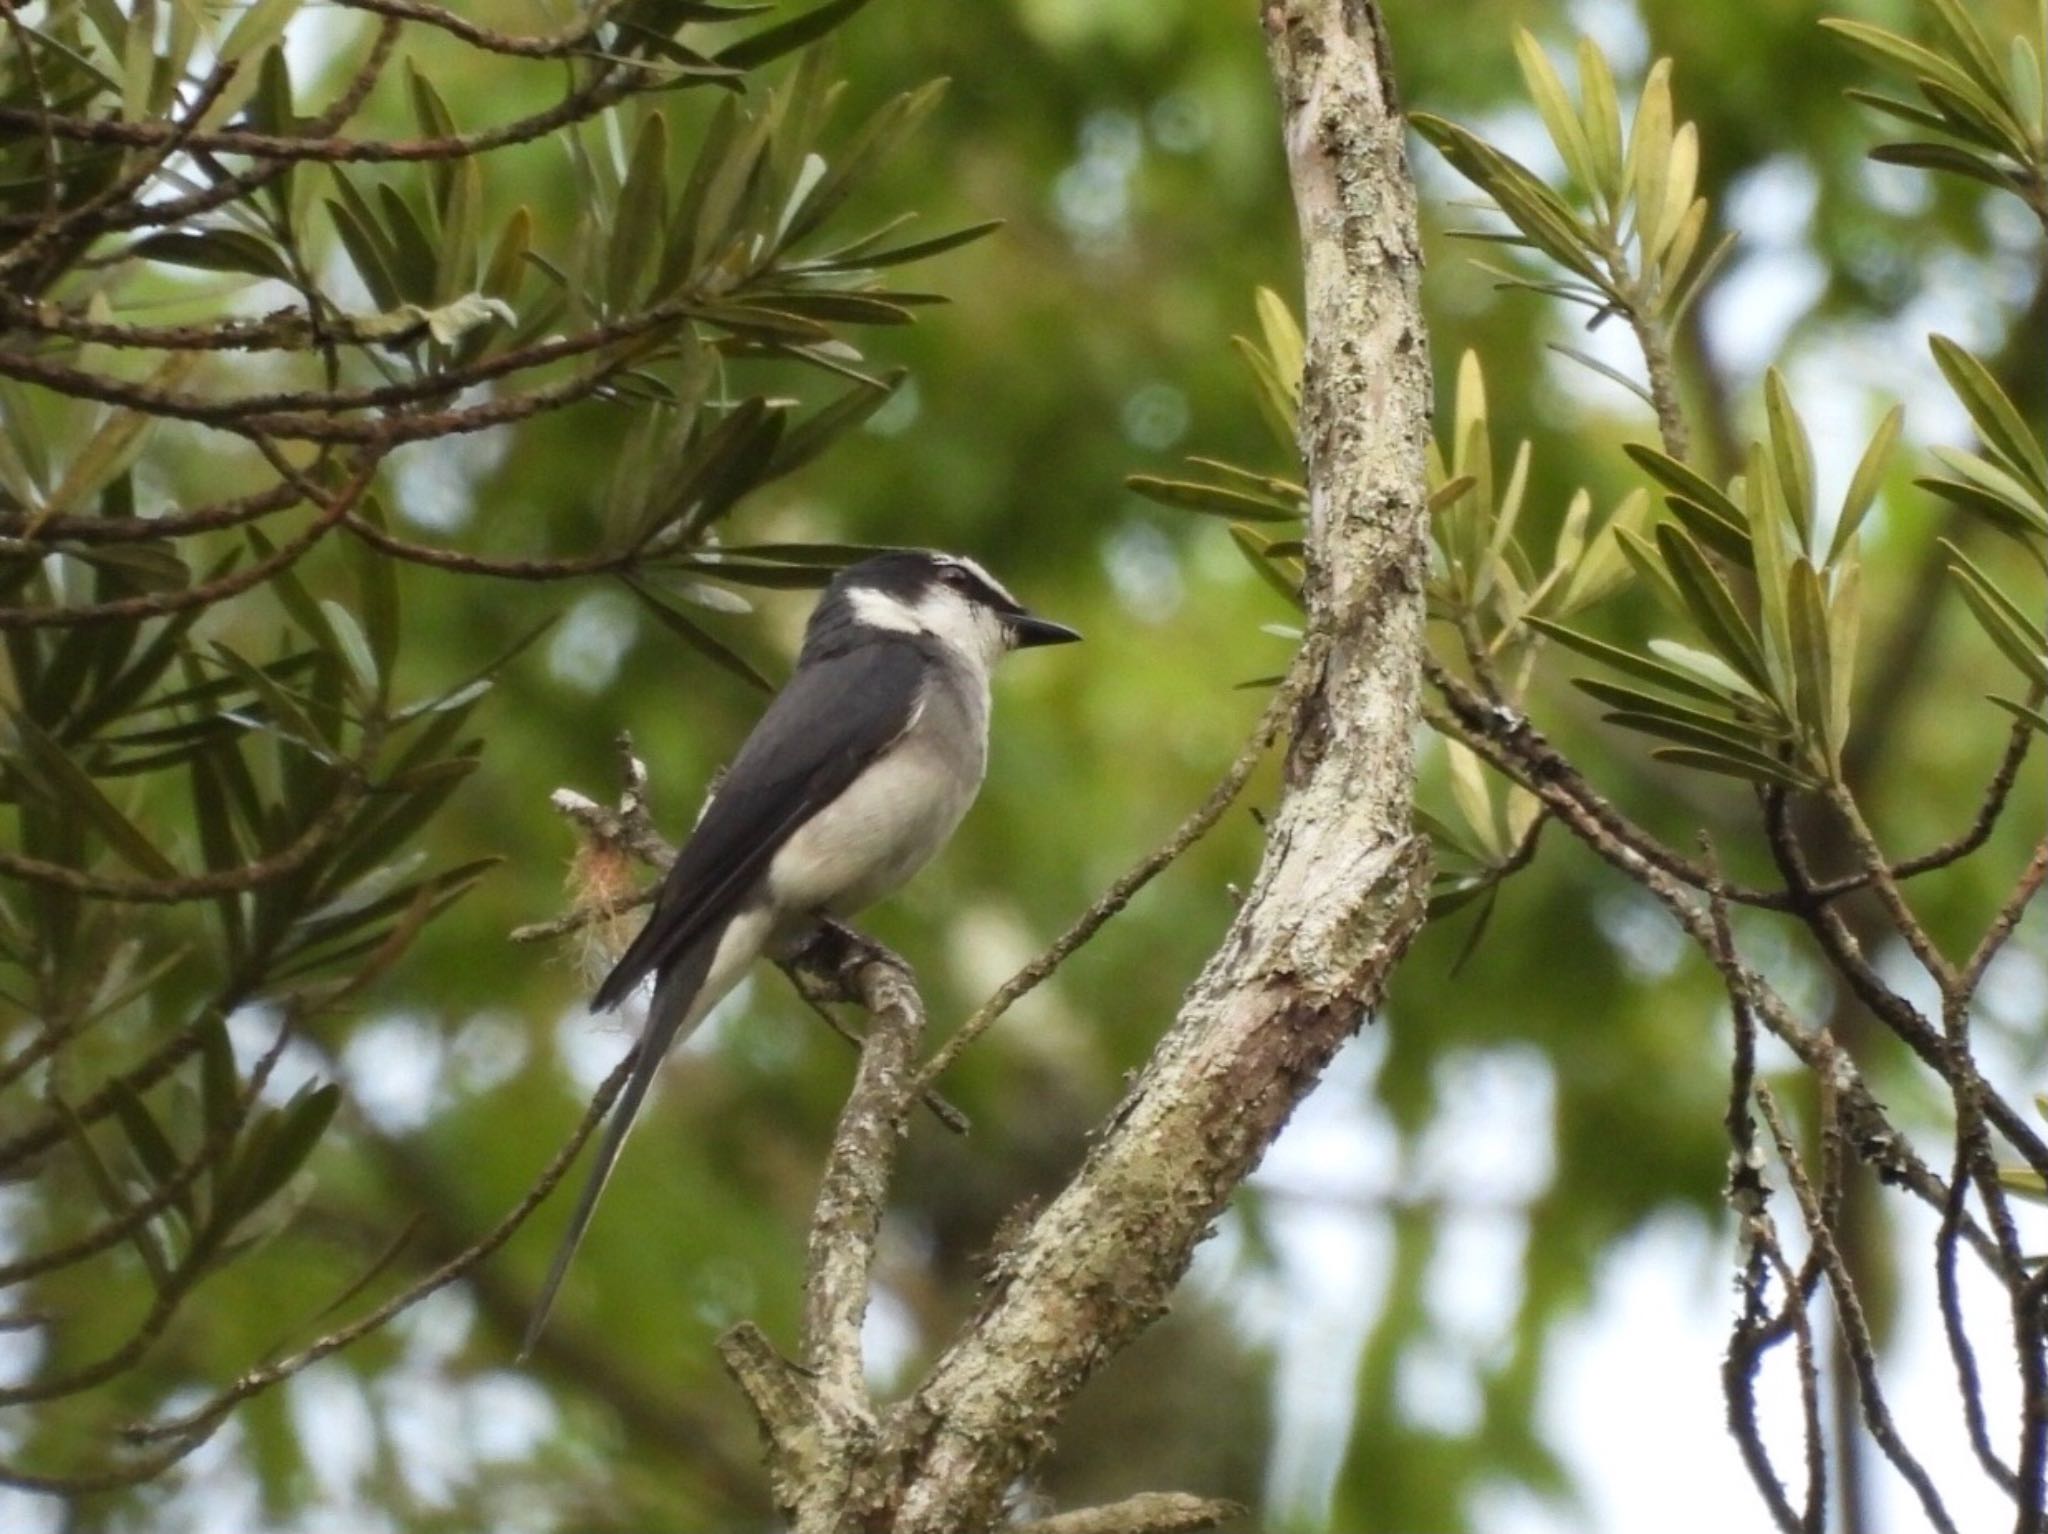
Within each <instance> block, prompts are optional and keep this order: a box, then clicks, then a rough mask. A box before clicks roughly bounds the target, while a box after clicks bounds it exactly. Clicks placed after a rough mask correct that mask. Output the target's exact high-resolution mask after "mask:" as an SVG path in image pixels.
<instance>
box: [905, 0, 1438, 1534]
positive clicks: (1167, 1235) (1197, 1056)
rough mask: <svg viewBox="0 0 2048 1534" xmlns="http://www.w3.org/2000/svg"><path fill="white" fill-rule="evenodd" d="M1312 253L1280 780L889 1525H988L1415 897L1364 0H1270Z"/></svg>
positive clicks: (1393, 160)
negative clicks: (1296, 683) (1213, 924)
mask: <svg viewBox="0 0 2048 1534" xmlns="http://www.w3.org/2000/svg"><path fill="white" fill-rule="evenodd" d="M1265 23H1266V30H1267V37H1268V42H1269V47H1270V53H1271V59H1272V64H1273V68H1274V74H1275V78H1276V80H1277V82H1278V85H1279V90H1280V96H1281V101H1282V110H1283V113H1284V116H1285V125H1286V135H1287V147H1288V158H1289V166H1290V172H1291V175H1292V178H1293V183H1294V192H1295V199H1296V204H1297V207H1298V210H1299V213H1300V219H1301V229H1302V242H1303V247H1304V258H1305V264H1306V273H1307V281H1306V299H1307V304H1306V309H1307V315H1308V336H1309V353H1308V364H1307V369H1306V375H1305V379H1304V385H1303V422H1302V447H1303V451H1304V456H1305V458H1306V459H1307V462H1308V465H1309V489H1310V517H1309V528H1308V553H1309V569H1310V579H1309V585H1308V593H1307V594H1308V599H1309V627H1310V632H1311V634H1312V635H1314V636H1316V637H1317V639H1318V640H1319V641H1320V642H1321V643H1320V645H1319V649H1320V653H1314V652H1311V655H1310V658H1309V659H1308V660H1307V661H1306V662H1305V663H1306V664H1309V665H1310V666H1311V667H1312V669H1313V674H1312V676H1311V678H1310V680H1309V685H1308V686H1307V687H1306V688H1305V689H1304V695H1303V698H1302V700H1301V702H1300V704H1299V706H1298V707H1297V709H1296V710H1295V714H1294V719H1293V731H1292V742H1291V748H1290V751H1289V755H1288V761H1287V773H1286V789H1285V795H1284V798H1283V800H1282V803H1281V805H1280V808H1279V810H1278V813H1277V815H1276V818H1275V820H1274V823H1273V826H1272V830H1271V834H1270V836H1269V838H1268V842H1267V849H1266V856H1265V860H1264V863H1263V865H1262V866H1261V868H1260V871H1259V874H1258V878H1257V880H1256V882H1255V883H1254V885H1253V886H1252V889H1251V892H1250V894H1249V895H1248V897H1247V898H1246V900H1245V902H1244V904H1243V906H1242V907H1241V908H1240V910H1239V913H1238V916H1237V919H1236V921H1235V922H1234V923H1233V924H1232V927H1231V930H1230V931H1229V933H1228V934H1227V935H1226V936H1225V938H1224V940H1223V943H1222V945H1221V946H1220V948H1219V949H1218V950H1217V953H1216V955H1215V956H1214V958H1212V959H1211V961H1210V963H1209V965H1208V967H1207V969H1206V970H1205V971H1204V973H1203V974H1202V975H1201V977H1200V978H1199V979H1198V980H1197V981H1196V982H1195V984H1194V986H1193V987H1192V988H1191V990H1190V991H1189V993H1188V996H1187V999H1186V1002H1185V1003H1184V1005H1183V1007H1182V1010H1181V1014H1180V1016H1179V1018H1178V1020H1177V1021H1176V1022H1175V1024H1174V1027H1173V1029H1172V1030H1171V1031H1170V1032H1169V1034H1168V1035H1167V1037H1166V1039H1165V1040H1164V1041H1163V1042H1162V1043H1161V1045H1160V1047H1159V1049H1158V1050H1157V1051H1156V1052H1155V1054H1154V1055H1153V1058H1152V1060H1151V1062H1150V1064H1149V1065H1148V1066H1147V1068H1146V1070H1145V1072H1144V1073H1143V1075H1142V1076H1141V1077H1140V1079H1139V1080H1138V1082H1137V1084H1136V1085H1135V1086H1134V1088H1133V1089H1132V1091H1131V1093H1130V1095H1129V1096H1128V1097H1127V1098H1126V1099H1125V1100H1124V1102H1123V1104H1122V1105H1121V1106H1120V1107H1119V1108H1118V1109H1117V1111H1116V1113H1115V1114H1114V1115H1113V1116H1112V1118H1111V1120H1110V1124H1109V1127H1108V1129H1107V1130H1106V1132H1105V1133H1104V1134H1103V1136H1102V1138H1101V1139H1100V1140H1099V1141H1098V1142H1097V1144H1096V1146H1095V1148H1094V1151H1093V1153H1092V1154H1091V1155H1090V1156H1089V1158H1088V1160H1087V1162H1086V1164H1085V1165H1084V1166H1083V1168H1082V1169H1081V1171H1080V1173H1079V1174H1078V1175H1077V1176H1076V1177H1075V1179H1074V1181H1073V1182H1072V1183H1071V1184H1069V1185H1068V1187H1067V1188H1066V1189H1065V1190H1064V1191H1063V1192H1062V1193H1061V1194H1060V1195H1059V1196H1058V1197H1057V1198H1056V1199H1055V1200H1054V1201H1053V1202H1052V1204H1051V1205H1050V1206H1049V1207H1048V1208H1047V1209H1046V1210H1045V1212H1044V1213H1043V1214H1042V1215H1041V1216H1040V1217H1039V1218H1038V1219H1037V1220H1036V1221H1035V1222H1034V1223H1033V1225H1032V1227H1031V1228H1030V1230H1029V1232H1028V1233H1027V1234H1026V1235H1025V1236H1024V1237H1023V1238H1022V1240H1021V1241H1020V1243H1019V1244H1018V1245H1017V1246H1016V1247H1015V1248H1014V1249H1012V1250H1011V1251H1010V1252H1008V1253H1007V1254H1005V1255H1004V1256H1003V1257H1001V1258H1000V1259H999V1261H998V1264H997V1271H996V1273H995V1276H994V1280H993V1288H992V1292H991V1295H990V1298H989V1301H988V1303H987V1305H986V1306H985V1308H984V1309H983V1311H982V1313H981V1315H980V1316H979V1317H978V1318H977V1319H976V1321H975V1322H974V1323H973V1325H972V1326H971V1327H970V1328H969V1329H968V1331H967V1332H966V1333H965V1335H963V1336H962V1337H960V1338H959V1339H957V1340H956V1341H955V1342H954V1344H953V1345H952V1346H951V1347H950V1348H948V1349H947V1351H946V1353H945V1354H944V1355H943V1357H942V1358H941V1359H940V1361H939V1362H938V1364H937V1365H936V1367H935V1368H934V1369H933V1371H932V1373H931V1375H930V1377H929V1378H928V1379H927V1380H926V1381H925V1382H924V1384H923V1386H922V1387H921V1388H920V1389H919V1390H918V1392H917V1393H916V1395H915V1396H914V1398H913V1399H912V1400H911V1401H910V1402H909V1403H907V1405H906V1406H905V1407H904V1408H903V1409H901V1410H899V1412H898V1413H896V1414H895V1417H894V1419H893V1421H892V1424H891V1434H890V1444H889V1451H890V1452H892V1453H893V1454H895V1455H898V1456H901V1458H902V1460H903V1461H904V1462H906V1463H907V1464H908V1465H909V1466H910V1469H909V1471H908V1476H907V1484H906V1486H905V1489H904V1493H903V1497H902V1501H901V1503H900V1506H899V1508H898V1509H897V1513H896V1521H895V1524H894V1528H895V1530H896V1531H897V1534H939V1531H944V1534H960V1531H962V1530H969V1529H981V1528H985V1527H987V1526H988V1525H989V1524H990V1523H991V1522H992V1521H993V1518H994V1516H995V1514H996V1510H997V1507H998V1505H999V1502H1000V1499H1001V1495H1002V1492H1003V1489H1004V1487H1005V1486H1006V1485H1007V1484H1008V1483H1009V1482H1010V1481H1011V1479H1012V1478H1014V1477H1015V1476H1016V1475H1017V1474H1019V1473H1020V1472H1022V1471H1024V1470H1027V1469H1028V1468H1029V1467H1030V1465H1031V1464H1032V1463H1033V1462H1035V1460H1036V1459H1037V1458H1038V1456H1039V1455H1040V1454H1041V1453H1042V1452H1043V1450H1044V1448H1045V1445H1046V1440H1047V1435H1048V1433H1049V1431H1050V1429H1051V1426H1052V1424H1053V1422H1054V1420H1055V1419H1056V1417H1057V1415H1058V1412H1059V1409H1060V1407H1061V1405H1062V1404H1063V1403H1064V1402H1065V1401H1066V1399H1067V1398H1068V1397H1069V1396H1071V1395H1072V1394H1073V1393H1074V1391H1076V1390H1078V1389H1079V1388H1080V1387H1081V1386H1082V1384H1084V1383H1085V1382H1086V1381H1087V1379H1088V1378H1089V1377H1090V1376H1091V1375H1092V1374H1093V1373H1094V1371H1095V1369H1096V1368H1097V1367H1098V1366H1099V1365H1100V1364H1101V1363H1102V1362H1103V1361H1104V1360H1106V1359H1107V1358H1108V1357H1109V1356H1111V1355H1112V1354H1113V1353H1114V1352H1116V1350H1117V1349H1119V1348H1120V1347H1122V1346H1123V1345H1124V1344H1125V1343H1126V1342H1128V1341H1129V1340H1130V1339H1131V1338H1132V1337H1133V1336H1134V1335H1136V1333H1137V1332H1138V1331H1139V1330H1140V1329H1142V1328H1143V1327H1144V1326H1145V1325H1146V1324H1148V1323H1149V1322H1150V1321H1152V1320H1154V1319H1156V1317H1157V1316H1158V1315H1159V1314H1160V1312H1161V1311H1162V1310H1163V1309H1164V1308H1165V1305H1166V1301H1167V1297H1168V1295H1169V1294H1170V1293H1171V1290H1172V1288H1173V1286H1174V1284H1175V1283H1176V1282H1177V1281H1178V1279H1179V1278H1180V1276H1181V1274H1182V1273H1183V1272H1184V1271H1185V1269H1186V1267H1187V1263H1188V1260H1189V1258H1190V1257H1191V1256H1192V1254H1193V1251H1194V1248H1195V1245H1196V1244H1197V1242H1199V1241H1200V1240H1201V1238H1202V1237H1203V1236H1204V1235H1205V1234H1206V1233H1207V1232H1208V1230H1209V1227H1210V1225H1211V1223H1212V1222H1213V1221H1214V1220H1215V1218H1216V1216H1217V1215H1218V1214H1219V1213H1220V1212H1221V1211H1222V1209H1223V1208H1224V1206H1225V1205H1226V1203H1227V1202H1228V1200H1229V1198H1230V1195H1231V1193H1232V1192H1233V1191H1234V1190H1235V1189H1236V1187H1237V1186H1238V1184H1239V1183H1240V1182H1241V1181H1242V1179H1243V1178H1244V1177H1245V1176H1246V1175H1247V1174H1248V1173H1249V1172H1250V1170H1251V1169H1252V1167H1253V1166H1254V1165H1255V1164H1256V1163H1257V1161H1258V1159H1259V1157H1260V1155H1261V1154H1262V1153H1263V1152H1264V1150H1265V1149H1266V1147H1267V1146H1268V1145H1269V1144H1270V1143H1271V1142H1272V1140H1273V1138H1274V1137H1275V1136H1276V1135H1277V1134H1278V1133H1279V1130H1280V1128H1281V1126H1282V1124H1284V1123H1285V1121H1286V1119H1287V1116H1288V1115H1289V1113H1291V1112H1292V1110H1293V1108H1294V1105H1295V1104H1296V1103H1297V1102H1299V1101H1300V1100H1301V1098H1302V1097H1304V1096H1305V1095H1306V1094H1307V1093H1308V1091H1309V1090H1310V1088H1311V1087H1313V1085H1314V1084H1315V1081H1316V1079H1317V1077H1318V1076H1319V1075H1320V1073H1321V1071H1322V1069H1323V1067H1324V1065H1325V1064H1326V1063H1327V1062H1328V1060H1329V1058H1330V1056H1331V1055H1332V1054H1333V1053H1335V1051H1336V1049H1337V1047H1338V1046H1339V1045H1340V1044H1341V1043H1343V1041H1344V1040H1345V1039H1347V1038H1348V1037H1350V1035H1351V1034H1352V1033H1353V1032H1354V1031H1355V1030H1356V1029H1357V1027H1358V1026H1359V1024H1360V1023H1361V1022H1362V1021H1363V1020H1364V1018H1365V1016H1366V1015H1367V1013H1368V1012H1369V1010H1370V1009H1371V1007H1372V1006H1373V1005H1374V1004H1375V1003H1376V1002H1377V1000H1378V998H1379V995H1380V993H1381V988H1382V986H1383V985H1384V983H1385V979H1386V976H1387V973H1388V971H1389V970H1390V969H1391V968H1392V966H1393V964H1394V962H1395V961H1396V960H1397V959H1398V958H1399V956H1400V954H1401V953H1402V951H1403V950H1404V949H1405V947H1406V945H1407V943H1408V940H1409V938H1410V937H1411V936H1412V934H1413V932H1414V930H1415V928H1416V926H1417V925H1418V924H1419V923H1420V921H1421V918H1422V912H1423V904H1424V890H1425V888H1426V885H1427V879H1428V868H1427V853H1426V850H1425V844H1424V843H1423V842H1422V841H1421V840H1420V839H1418V838H1416V837H1415V836H1414V835H1413V834H1412V832H1411V830H1410V824H1409V816H1410V808H1411V797H1412V786H1413V763H1412V754H1413V731H1414V726H1415V720H1416V710H1417V675H1418V672H1417V666H1418V660H1419V654H1420V648H1421V628H1422V616H1423V614H1422V601H1421V592H1422V573H1423V539H1424V534H1425V530H1426V515H1425V510H1424V505H1423V454H1424V449H1425V445H1426V443H1427V441H1428V439H1429V432H1430V425H1429V409H1430V392H1431V391H1430V375H1429V367H1428V358H1427V351H1426V347H1425V342H1424V334H1423V326H1422V317H1421V312H1420V308H1419V304H1418V300H1417V287H1418V279H1419V276H1420V256H1419V249H1420V245H1419V240H1418V237H1417V233H1416V224H1415V206H1414V193H1413V188H1412V185H1411V183H1410V181H1409V176H1408V169H1407V163H1406V154H1405V151H1404V148H1403V143H1402V122H1401V117H1400V113H1399V110H1398V107H1397V105H1396V102H1395V97H1394V90H1393V81H1392V79H1391V76H1390V74H1389V72H1388V50H1387V44H1386V37H1385V33H1384V30H1383V26H1382V22H1381V19H1380V16H1379V14H1378V11H1377V9H1376V8H1375V7H1373V6H1370V5H1365V4H1358V3H1345V0H1299V3H1294V4H1285V5H1273V6H1271V7H1269V8H1268V9H1267V11H1266V13H1265Z"/></svg>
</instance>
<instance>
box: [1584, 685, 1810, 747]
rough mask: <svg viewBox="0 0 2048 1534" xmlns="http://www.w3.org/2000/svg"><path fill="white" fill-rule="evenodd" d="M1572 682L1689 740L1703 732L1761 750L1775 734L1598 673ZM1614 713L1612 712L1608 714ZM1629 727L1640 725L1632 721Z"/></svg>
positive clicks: (1612, 706) (1618, 709) (1718, 739)
mask: <svg viewBox="0 0 2048 1534" xmlns="http://www.w3.org/2000/svg"><path fill="white" fill-rule="evenodd" d="M1572 686H1574V687H1576V688H1578V689H1579V690H1580V691H1581V692H1583V693H1585V694H1586V695H1587V696H1589V697H1592V698H1595V699H1597V700H1598V701H1600V702H1601V703H1604V704H1606V705H1607V706H1608V707H1609V708H1610V709H1613V710H1615V712H1616V714H1617V715H1619V714H1627V715H1631V716H1642V717H1645V718H1655V719H1660V720H1663V721H1665V722H1666V723H1668V724H1670V725H1672V726H1673V727H1675V728H1683V729H1685V730H1688V731H1690V732H1691V733H1690V734H1689V735H1688V736H1687V737H1686V738H1687V739H1688V740H1691V741H1693V742H1694V743H1698V741H1699V740H1700V738H1701V737H1702V736H1711V737H1713V739H1714V742H1715V743H1717V744H1727V745H1734V746H1740V747H1742V748H1743V749H1745V750H1749V751H1762V750H1764V749H1765V748H1766V747H1767V746H1770V745H1772V744H1774V743H1775V740H1776V737H1775V736H1774V735H1772V734H1771V732H1770V731H1769V730H1768V728H1767V727H1766V726H1765V725H1763V724H1762V723H1761V722H1759V721H1752V720H1742V719H1731V718H1728V717H1726V716H1724V715H1721V714H1709V713H1706V712H1704V711H1702V710H1700V709H1696V708H1691V707H1688V706H1687V705H1685V704H1683V703H1674V702H1673V701H1672V700H1671V699H1669V698H1662V697H1658V696H1657V695H1655V694H1653V693H1647V692H1640V691H1638V690H1637V689H1635V688H1633V687H1623V686H1620V685H1619V684H1617V683H1614V682H1606V681H1602V680H1600V679H1599V678H1598V677H1585V676H1581V677H1573V678H1572ZM1610 717H1614V716H1610ZM1630 728H1640V726H1638V725H1631V726H1630Z"/></svg>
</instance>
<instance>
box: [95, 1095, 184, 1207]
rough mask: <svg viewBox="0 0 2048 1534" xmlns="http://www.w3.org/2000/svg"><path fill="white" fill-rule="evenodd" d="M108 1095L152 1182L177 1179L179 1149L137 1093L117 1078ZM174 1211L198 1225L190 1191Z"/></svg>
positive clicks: (176, 1200) (177, 1200) (176, 1199)
mask: <svg viewBox="0 0 2048 1534" xmlns="http://www.w3.org/2000/svg"><path fill="white" fill-rule="evenodd" d="M107 1092H108V1096H109V1100H110V1101H111V1102H112V1104H113V1108H114V1118H115V1119H116V1121H117V1122H119V1124H120V1126H121V1133H122V1134H124V1135H126V1136H127V1137H128V1145H129V1148H130V1149H132V1150H133V1151H134V1152H135V1159H136V1160H137V1161H139V1162H140V1163H141V1164H142V1168H143V1170H144V1171H146V1172H147V1173H148V1174H149V1178H150V1181H151V1182H153V1183H155V1184H156V1185H157V1186H158V1187H162V1186H163V1185H164V1184H166V1183H168V1182H170V1181H172V1180H173V1179H174V1178H176V1177H177V1176H178V1174H179V1172H180V1171H181V1170H182V1168H181V1166H180V1164H179V1161H178V1152H177V1149H176V1148H175V1147H174V1146H173V1145H172V1144H171V1142H170V1138H169V1137H168V1136H167V1135H165V1133H164V1132H163V1128H162V1126H160V1125H159V1124H158V1123H157V1121H156V1119H155V1117H154V1116H153V1115H152V1114H151V1113H150V1111H149V1109H148V1107H147V1106H146V1105H145V1104H144V1103H143V1101H142V1099H141V1098H140V1097H138V1096H137V1095H136V1094H135V1089H134V1088H133V1087H131V1086H129V1085H128V1083H127V1082H125V1081H123V1080H122V1079H121V1078H120V1077H118V1076H116V1077H115V1078H114V1079H113V1080H112V1081H110V1082H108V1083H107ZM171 1207H172V1208H173V1209H175V1210H177V1211H178V1213H179V1214H180V1215H182V1216H183V1217H184V1220H185V1224H186V1226H187V1227H188V1228H190V1227H193V1226H196V1225H197V1224H198V1216H197V1213H196V1212H195V1210H194V1209H193V1207H192V1195H191V1192H190V1191H189V1190H187V1191H185V1192H182V1193H179V1194H178V1195H176V1196H175V1197H174V1198H173V1199H172V1200H171Z"/></svg>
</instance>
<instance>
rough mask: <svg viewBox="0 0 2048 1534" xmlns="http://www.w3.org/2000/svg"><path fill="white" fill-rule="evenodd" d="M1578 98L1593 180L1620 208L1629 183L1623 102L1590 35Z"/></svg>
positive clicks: (1582, 53)
mask: <svg viewBox="0 0 2048 1534" xmlns="http://www.w3.org/2000/svg"><path fill="white" fill-rule="evenodd" d="M1579 100H1580V102H1581V103H1582V106H1581V112H1582V113H1583V116H1584V120H1585V124H1586V147H1587V150H1588V151H1589V152H1590V153H1591V155H1592V157H1593V182H1594V185H1595V186H1596V187H1597V188H1599V190H1600V193H1601V195H1602V196H1604V197H1605V198H1606V199H1607V206H1608V207H1609V208H1610V209H1611V210H1614V211H1616V212H1619V210H1620V208H1621V203H1622V199H1623V197H1625V196H1626V195H1627V183H1626V182H1624V181H1623V180H1622V175H1621V158H1622V156H1621V103H1620V102H1619V100H1618V99H1617V98H1616V96H1615V93H1614V72H1613V71H1612V70H1610V69H1609V68H1608V67H1607V56H1606V55H1605V54H1603V53H1602V52H1601V51H1600V49H1599V47H1598V46H1597V45H1596V44H1595V43H1594V42H1593V40H1592V39H1591V38H1590V37H1582V38H1580V39H1579Z"/></svg>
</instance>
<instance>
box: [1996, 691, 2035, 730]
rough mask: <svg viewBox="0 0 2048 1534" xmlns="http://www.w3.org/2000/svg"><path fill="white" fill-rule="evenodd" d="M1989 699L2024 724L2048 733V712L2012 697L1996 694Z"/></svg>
mask: <svg viewBox="0 0 2048 1534" xmlns="http://www.w3.org/2000/svg"><path fill="white" fill-rule="evenodd" d="M1988 701H1989V702H1992V703H1995V704H1997V705H1998V706H1999V707H2000V708H2002V709H2004V710H2005V711H2006V712H2007V713H2008V714H2010V715H2012V716H2013V718H2015V719H2017V720H2019V721H2020V722H2021V723H2022V724H2025V725H2028V726H2030V727H2031V728H2033V729H2035V730H2038V731H2039V732H2040V733H2041V734H2043V735H2048V714H2044V713H2042V712H2041V710H2039V709H2038V708H2029V707H2028V706H2027V705H2026V704H2024V703H2020V702H2016V701H2015V700H2013V699H2011V698H2001V697H1998V696H1996V695H1993V696H1992V697H1991V698H1990V699H1988Z"/></svg>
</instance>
